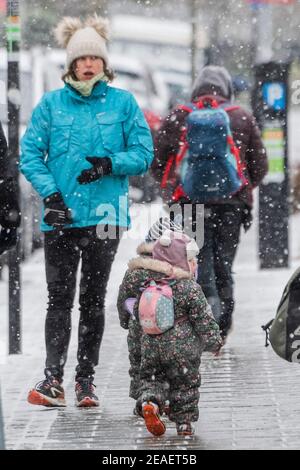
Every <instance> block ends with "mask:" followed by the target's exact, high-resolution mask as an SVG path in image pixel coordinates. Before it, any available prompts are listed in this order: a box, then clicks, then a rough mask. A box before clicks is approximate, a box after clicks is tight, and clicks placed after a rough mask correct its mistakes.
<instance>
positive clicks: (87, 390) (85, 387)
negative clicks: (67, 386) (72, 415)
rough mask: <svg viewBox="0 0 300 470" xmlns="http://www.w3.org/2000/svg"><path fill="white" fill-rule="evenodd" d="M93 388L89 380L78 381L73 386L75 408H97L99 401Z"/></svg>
mask: <svg viewBox="0 0 300 470" xmlns="http://www.w3.org/2000/svg"><path fill="white" fill-rule="evenodd" d="M95 388H96V387H95V385H94V384H93V382H92V380H91V379H78V380H77V382H76V385H75V393H76V404H77V406H81V407H90V406H99V399H98V397H97V395H95V394H94V390H95Z"/></svg>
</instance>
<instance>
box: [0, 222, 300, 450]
mask: <svg viewBox="0 0 300 470" xmlns="http://www.w3.org/2000/svg"><path fill="white" fill-rule="evenodd" d="M295 242H296V243H297V240H295ZM137 243H138V242H137V241H134V240H130V241H129V240H127V241H126V240H123V241H122V243H121V245H120V249H119V252H118V255H117V258H116V261H115V263H114V266H113V271H112V273H111V277H110V283H109V288H108V297H107V316H106V330H105V334H104V339H103V344H102V347H101V354H100V366H99V367H98V371H97V374H96V379H95V384H96V385H97V394H99V396H100V401H101V406H100V408H99V409H78V408H76V407H75V406H74V390H73V388H74V382H73V377H74V368H75V359H76V339H77V331H76V330H77V323H78V312H77V311H74V315H73V334H72V340H71V345H70V351H69V359H68V363H67V368H66V377H65V382H64V385H65V388H66V399H67V404H68V406H67V407H66V408H64V409H51V408H49V409H48V408H42V407H34V406H31V405H29V404H28V403H27V402H26V396H27V392H28V389H29V388H30V387H31V386H33V385H34V384H35V383H36V382H37V381H39V380H41V379H42V377H43V374H42V372H43V366H44V356H45V348H44V318H45V307H46V287H45V280H44V268H43V253H42V251H39V252H37V253H36V254H35V255H34V256H33V258H32V259H31V260H30V262H28V263H26V264H25V265H24V266H23V274H22V277H23V285H22V289H23V311H22V312H23V313H22V315H23V324H22V351H23V353H22V355H18V356H7V355H6V354H4V353H3V351H6V348H7V345H6V344H5V341H6V340H7V338H6V337H7V324H6V320H7V311H6V307H5V305H7V292H6V291H7V283H6V282H0V309H1V318H0V341H1V342H0V344H1V349H0V360H1V364H0V373H1V375H0V377H1V387H2V406H3V411H4V417H5V432H6V447H7V448H8V449H15V450H17V449H103V450H113V449H173V450H184V449H299V448H300V419H299V414H300V401H299V383H300V368H299V365H298V364H289V363H287V362H285V361H283V360H281V359H280V358H278V357H277V356H276V355H275V353H273V351H272V350H271V347H269V348H265V347H264V334H263V332H262V331H261V329H260V326H261V325H262V324H263V323H265V322H267V321H268V320H269V319H270V318H272V316H273V315H274V312H275V310H276V307H277V304H278V302H279V299H280V296H281V293H282V290H283V287H284V284H285V282H286V281H287V280H288V278H289V276H290V274H291V272H292V271H293V269H294V268H295V267H296V265H297V260H296V259H295V255H293V257H294V261H293V269H290V270H272V271H258V269H257V266H256V259H255V256H256V255H255V229H252V230H251V231H250V233H248V234H247V235H246V236H245V237H243V241H242V244H241V247H240V251H239V253H238V258H237V262H236V265H235V271H236V274H235V282H236V311H235V317H234V330H233V332H232V334H231V335H230V337H229V339H228V342H227V345H226V347H225V348H224V352H223V354H222V355H221V356H220V357H219V358H213V357H212V356H210V355H208V354H205V355H204V356H203V364H202V387H201V400H200V420H199V422H198V423H197V425H196V436H195V437H193V438H178V437H177V435H176V431H175V426H174V425H173V424H170V423H168V424H167V432H166V434H165V435H164V436H163V437H161V438H154V437H151V435H149V433H148V432H147V431H146V429H145V428H144V426H143V421H142V420H141V419H138V418H136V417H134V416H133V414H132V410H133V406H134V402H133V401H132V400H131V399H129V398H128V382H129V381H128V375H127V370H128V359H127V345H126V332H125V331H124V330H122V329H121V328H120V327H119V325H118V317H117V313H116V309H115V299H116V294H117V289H118V286H119V283H120V281H121V279H122V277H123V274H124V271H125V269H126V261H127V259H128V257H130V256H132V255H134V251H135V246H136V245H137ZM294 252H295V251H294ZM298 261H299V260H298Z"/></svg>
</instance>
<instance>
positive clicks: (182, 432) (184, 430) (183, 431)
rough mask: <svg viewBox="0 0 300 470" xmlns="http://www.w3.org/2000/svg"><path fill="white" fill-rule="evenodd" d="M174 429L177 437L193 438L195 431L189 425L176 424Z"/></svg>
mask: <svg viewBox="0 0 300 470" xmlns="http://www.w3.org/2000/svg"><path fill="white" fill-rule="evenodd" d="M176 429H177V434H178V436H193V435H194V434H195V429H194V428H193V426H192V425H191V423H181V424H179V423H176Z"/></svg>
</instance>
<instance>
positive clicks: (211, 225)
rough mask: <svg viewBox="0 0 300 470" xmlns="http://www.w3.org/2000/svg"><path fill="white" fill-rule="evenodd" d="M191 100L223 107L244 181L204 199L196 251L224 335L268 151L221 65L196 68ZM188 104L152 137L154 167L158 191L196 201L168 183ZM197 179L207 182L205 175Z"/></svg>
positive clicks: (202, 280)
mask: <svg viewBox="0 0 300 470" xmlns="http://www.w3.org/2000/svg"><path fill="white" fill-rule="evenodd" d="M191 100H192V104H191V106H196V107H197V105H199V106H202V104H203V103H205V102H208V103H214V106H216V107H217V108H220V109H223V110H225V111H226V113H227V115H228V116H229V124H230V129H231V134H232V138H233V141H231V148H232V149H233V148H235V149H237V151H238V154H239V162H240V169H241V173H242V178H243V185H242V187H241V188H240V189H239V190H238V191H237V192H235V193H234V194H230V195H228V197H225V198H223V199H219V200H212V201H210V202H206V203H205V215H204V245H203V247H202V249H201V251H200V254H199V257H198V265H199V269H198V282H199V284H200V285H201V287H202V289H203V292H204V294H205V296H206V298H207V300H208V302H209V304H210V305H211V307H212V311H213V314H214V316H215V319H216V320H217V322H218V323H219V326H220V329H221V334H222V337H223V338H226V336H227V335H228V332H229V330H230V328H231V325H232V314H233V310H234V293H233V277H232V266H233V262H234V259H235V255H236V252H237V248H238V245H239V241H240V229H241V226H243V227H244V229H245V231H246V230H248V229H249V227H250V225H251V220H252V207H253V196H252V192H253V189H254V188H256V187H257V186H258V185H259V184H260V183H261V182H262V180H263V178H264V176H265V175H266V173H267V170H268V163H267V155H266V151H265V148H264V145H263V142H262V139H261V134H260V131H259V129H258V127H257V124H256V122H255V119H254V117H253V116H252V114H250V113H249V112H248V111H246V110H245V109H244V108H242V107H240V106H236V105H235V104H234V103H233V87H232V79H231V76H230V74H229V73H228V71H227V70H226V69H225V68H224V67H220V66H213V65H210V66H206V67H204V68H203V69H202V70H200V72H199V74H198V76H197V78H196V81H195V83H194V85H193V89H192V93H191ZM189 107H190V106H188V107H187V106H178V107H177V108H175V109H174V110H173V111H172V112H171V113H170V115H169V116H167V117H166V119H165V120H164V121H163V123H162V126H161V128H160V131H159V132H158V135H157V138H156V142H155V159H154V162H153V165H152V173H153V175H154V176H155V178H156V179H157V180H158V181H160V183H161V187H163V188H165V189H163V190H162V194H163V197H164V200H165V202H167V203H169V204H172V203H174V202H176V203H180V204H185V203H187V204H190V203H194V202H195V201H193V200H192V199H189V198H188V197H187V196H186V194H184V192H182V191H181V189H182V187H181V185H179V186H178V187H177V188H176V187H175V186H173V187H172V190H171V193H170V188H169V187H168V184H169V183H171V184H170V186H172V185H173V182H174V181H176V178H177V177H176V174H174V173H176V171H175V172H174V171H173V168H172V167H171V165H170V163H171V162H172V159H173V158H174V159H175V157H174V156H176V155H179V152H180V150H181V149H182V145H183V142H182V135H183V134H184V133H185V132H186V129H187V119H188V117H189V116H190V111H189ZM223 133H224V132H223ZM177 173H178V169H177ZM201 184H202V185H205V181H201ZM166 188H167V189H168V191H167V190H166ZM197 202H201V201H197Z"/></svg>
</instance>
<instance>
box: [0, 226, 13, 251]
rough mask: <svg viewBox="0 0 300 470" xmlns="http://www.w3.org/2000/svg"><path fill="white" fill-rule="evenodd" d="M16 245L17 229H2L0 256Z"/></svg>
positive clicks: (0, 234) (0, 233)
mask: <svg viewBox="0 0 300 470" xmlns="http://www.w3.org/2000/svg"><path fill="white" fill-rule="evenodd" d="M16 243H17V229H16V228H4V227H2V229H1V232H0V255H2V253H4V252H5V251H6V250H9V249H10V248H12V247H13V246H15V245H16Z"/></svg>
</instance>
